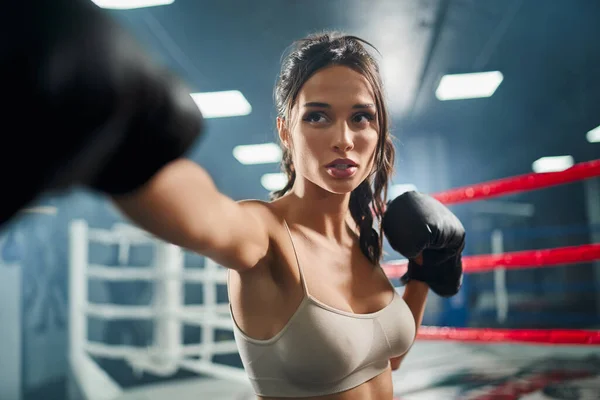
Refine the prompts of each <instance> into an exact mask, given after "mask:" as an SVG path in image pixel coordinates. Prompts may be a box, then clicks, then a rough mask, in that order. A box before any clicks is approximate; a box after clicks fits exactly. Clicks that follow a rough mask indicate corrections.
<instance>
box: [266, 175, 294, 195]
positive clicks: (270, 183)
mask: <svg viewBox="0 0 600 400" xmlns="http://www.w3.org/2000/svg"><path fill="white" fill-rule="evenodd" d="M287 181H288V180H287V176H286V175H285V174H284V173H281V172H280V173H276V174H264V175H263V176H262V177H261V178H260V184H261V185H263V187H264V188H265V189H267V190H268V191H269V192H273V191H275V190H280V189H283V187H284V186H285V184H286V183H287Z"/></svg>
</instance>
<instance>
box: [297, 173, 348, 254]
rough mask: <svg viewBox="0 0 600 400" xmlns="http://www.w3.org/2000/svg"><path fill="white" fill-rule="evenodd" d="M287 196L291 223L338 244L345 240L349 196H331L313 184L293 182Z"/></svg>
mask: <svg viewBox="0 0 600 400" xmlns="http://www.w3.org/2000/svg"><path fill="white" fill-rule="evenodd" d="M287 197H288V199H289V200H288V201H289V202H290V205H291V207H289V210H290V211H289V218H290V219H291V220H293V221H299V222H301V223H302V225H304V226H306V227H307V228H309V229H311V230H313V231H315V232H317V233H319V234H321V235H323V236H325V237H327V238H329V239H331V240H334V241H336V242H338V243H339V242H342V241H344V240H345V239H347V238H348V232H349V230H348V218H350V219H351V217H350V213H349V203H350V193H346V194H334V193H331V192H328V191H326V190H323V189H322V188H320V187H318V186H317V185H315V184H313V183H312V182H306V183H299V182H298V181H296V183H295V184H294V187H293V188H292V190H291V191H290V192H289V194H288V196H287Z"/></svg>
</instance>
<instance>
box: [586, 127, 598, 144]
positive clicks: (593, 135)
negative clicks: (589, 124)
mask: <svg viewBox="0 0 600 400" xmlns="http://www.w3.org/2000/svg"><path fill="white" fill-rule="evenodd" d="M585 137H586V139H587V141H588V142H590V143H600V126H598V127H597V128H594V129H592V130H591V131H589V132H588V133H587V135H585Z"/></svg>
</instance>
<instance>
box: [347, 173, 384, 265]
mask: <svg viewBox="0 0 600 400" xmlns="http://www.w3.org/2000/svg"><path fill="white" fill-rule="evenodd" d="M372 202H373V191H372V190H371V185H370V183H369V180H368V179H365V180H364V182H363V183H361V184H360V185H359V186H358V187H357V188H356V189H354V191H353V192H352V194H351V195H350V214H351V215H352V218H353V219H354V221H355V222H356V224H357V225H358V227H359V230H360V249H361V251H362V252H363V254H364V255H365V256H366V257H367V258H368V259H369V261H371V262H372V263H374V264H376V263H378V262H379V259H380V257H381V245H380V241H379V234H378V233H377V231H376V230H375V229H373V213H372V211H371V207H370V204H371V203H372Z"/></svg>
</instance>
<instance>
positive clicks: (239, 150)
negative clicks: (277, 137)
mask: <svg viewBox="0 0 600 400" xmlns="http://www.w3.org/2000/svg"><path fill="white" fill-rule="evenodd" d="M233 156H234V157H235V159H236V160H238V161H239V162H240V163H242V164H244V165H251V164H269V163H278V162H280V161H281V157H282V151H281V147H279V146H278V145H277V144H275V143H263V144H250V145H243V146H236V147H234V148H233Z"/></svg>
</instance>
